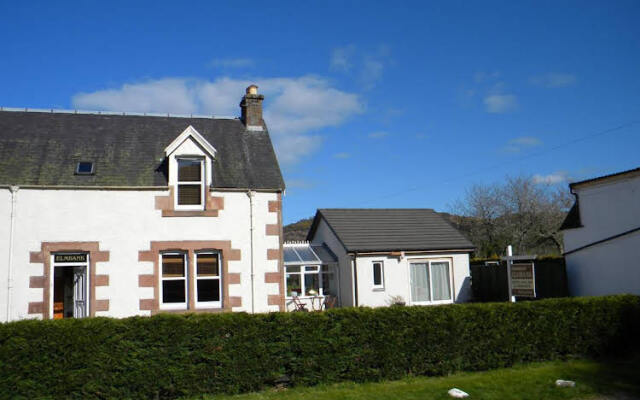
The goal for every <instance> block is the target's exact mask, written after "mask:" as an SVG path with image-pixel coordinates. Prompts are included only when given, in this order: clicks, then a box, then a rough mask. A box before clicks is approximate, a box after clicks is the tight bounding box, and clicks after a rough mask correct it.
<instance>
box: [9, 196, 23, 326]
mask: <svg viewBox="0 0 640 400" xmlns="http://www.w3.org/2000/svg"><path fill="white" fill-rule="evenodd" d="M18 190H20V187H19V186H11V187H10V188H9V191H10V192H11V217H10V222H9V257H8V262H7V265H8V266H7V316H6V322H9V320H10V319H11V317H10V312H11V290H12V289H13V275H12V272H13V236H14V230H15V219H16V206H17V202H18V200H17V194H18Z"/></svg>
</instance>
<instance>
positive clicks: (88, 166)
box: [76, 161, 95, 175]
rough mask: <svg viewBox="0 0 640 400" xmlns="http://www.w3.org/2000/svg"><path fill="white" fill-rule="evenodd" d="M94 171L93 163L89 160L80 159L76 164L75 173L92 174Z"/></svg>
mask: <svg viewBox="0 0 640 400" xmlns="http://www.w3.org/2000/svg"><path fill="white" fill-rule="evenodd" d="M94 172H95V170H94V165H93V162H91V161H80V162H79V163H77V164H76V175H93V174H94Z"/></svg>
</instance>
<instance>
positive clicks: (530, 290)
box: [503, 245, 536, 303]
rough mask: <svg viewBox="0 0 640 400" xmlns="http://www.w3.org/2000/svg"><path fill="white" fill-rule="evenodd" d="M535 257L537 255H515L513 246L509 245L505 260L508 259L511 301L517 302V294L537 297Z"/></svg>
mask: <svg viewBox="0 0 640 400" xmlns="http://www.w3.org/2000/svg"><path fill="white" fill-rule="evenodd" d="M535 258H536V256H514V255H513V250H512V248H511V246H510V245H509V246H507V256H506V257H504V258H503V260H506V261H507V282H508V283H507V285H508V287H509V301H510V302H512V303H515V301H516V296H518V297H536V273H535V266H534V264H533V260H534V259H535ZM514 261H515V263H514Z"/></svg>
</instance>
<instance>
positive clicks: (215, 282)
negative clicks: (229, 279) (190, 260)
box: [195, 252, 222, 308]
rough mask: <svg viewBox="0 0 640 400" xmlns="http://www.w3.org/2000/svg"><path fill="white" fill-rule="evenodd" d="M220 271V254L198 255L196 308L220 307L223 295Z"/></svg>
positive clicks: (207, 253)
mask: <svg viewBox="0 0 640 400" xmlns="http://www.w3.org/2000/svg"><path fill="white" fill-rule="evenodd" d="M220 271H221V265H220V255H219V254H218V253H214V252H202V253H196V285H195V287H196V307H199V306H209V307H216V308H219V307H220V305H221V294H222V279H221V273H220Z"/></svg>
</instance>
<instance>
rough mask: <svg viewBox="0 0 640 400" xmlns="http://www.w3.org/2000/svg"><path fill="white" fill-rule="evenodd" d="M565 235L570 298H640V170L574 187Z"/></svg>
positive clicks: (584, 182)
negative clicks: (612, 295) (601, 296)
mask: <svg viewBox="0 0 640 400" xmlns="http://www.w3.org/2000/svg"><path fill="white" fill-rule="evenodd" d="M569 187H570V189H571V193H573V194H574V196H575V198H576V200H575V204H574V205H573V207H572V208H571V210H570V211H569V214H568V215H567V218H566V219H565V221H564V223H563V224H562V227H561V229H562V230H563V234H564V248H565V253H564V255H565V259H566V264H567V279H568V282H569V293H570V294H571V295H573V296H599V295H607V294H617V293H633V294H640V168H636V169H632V170H629V171H624V172H620V173H617V174H613V175H607V176H602V177H598V178H594V179H589V180H586V181H582V182H575V183H572V184H570V185H569Z"/></svg>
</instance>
